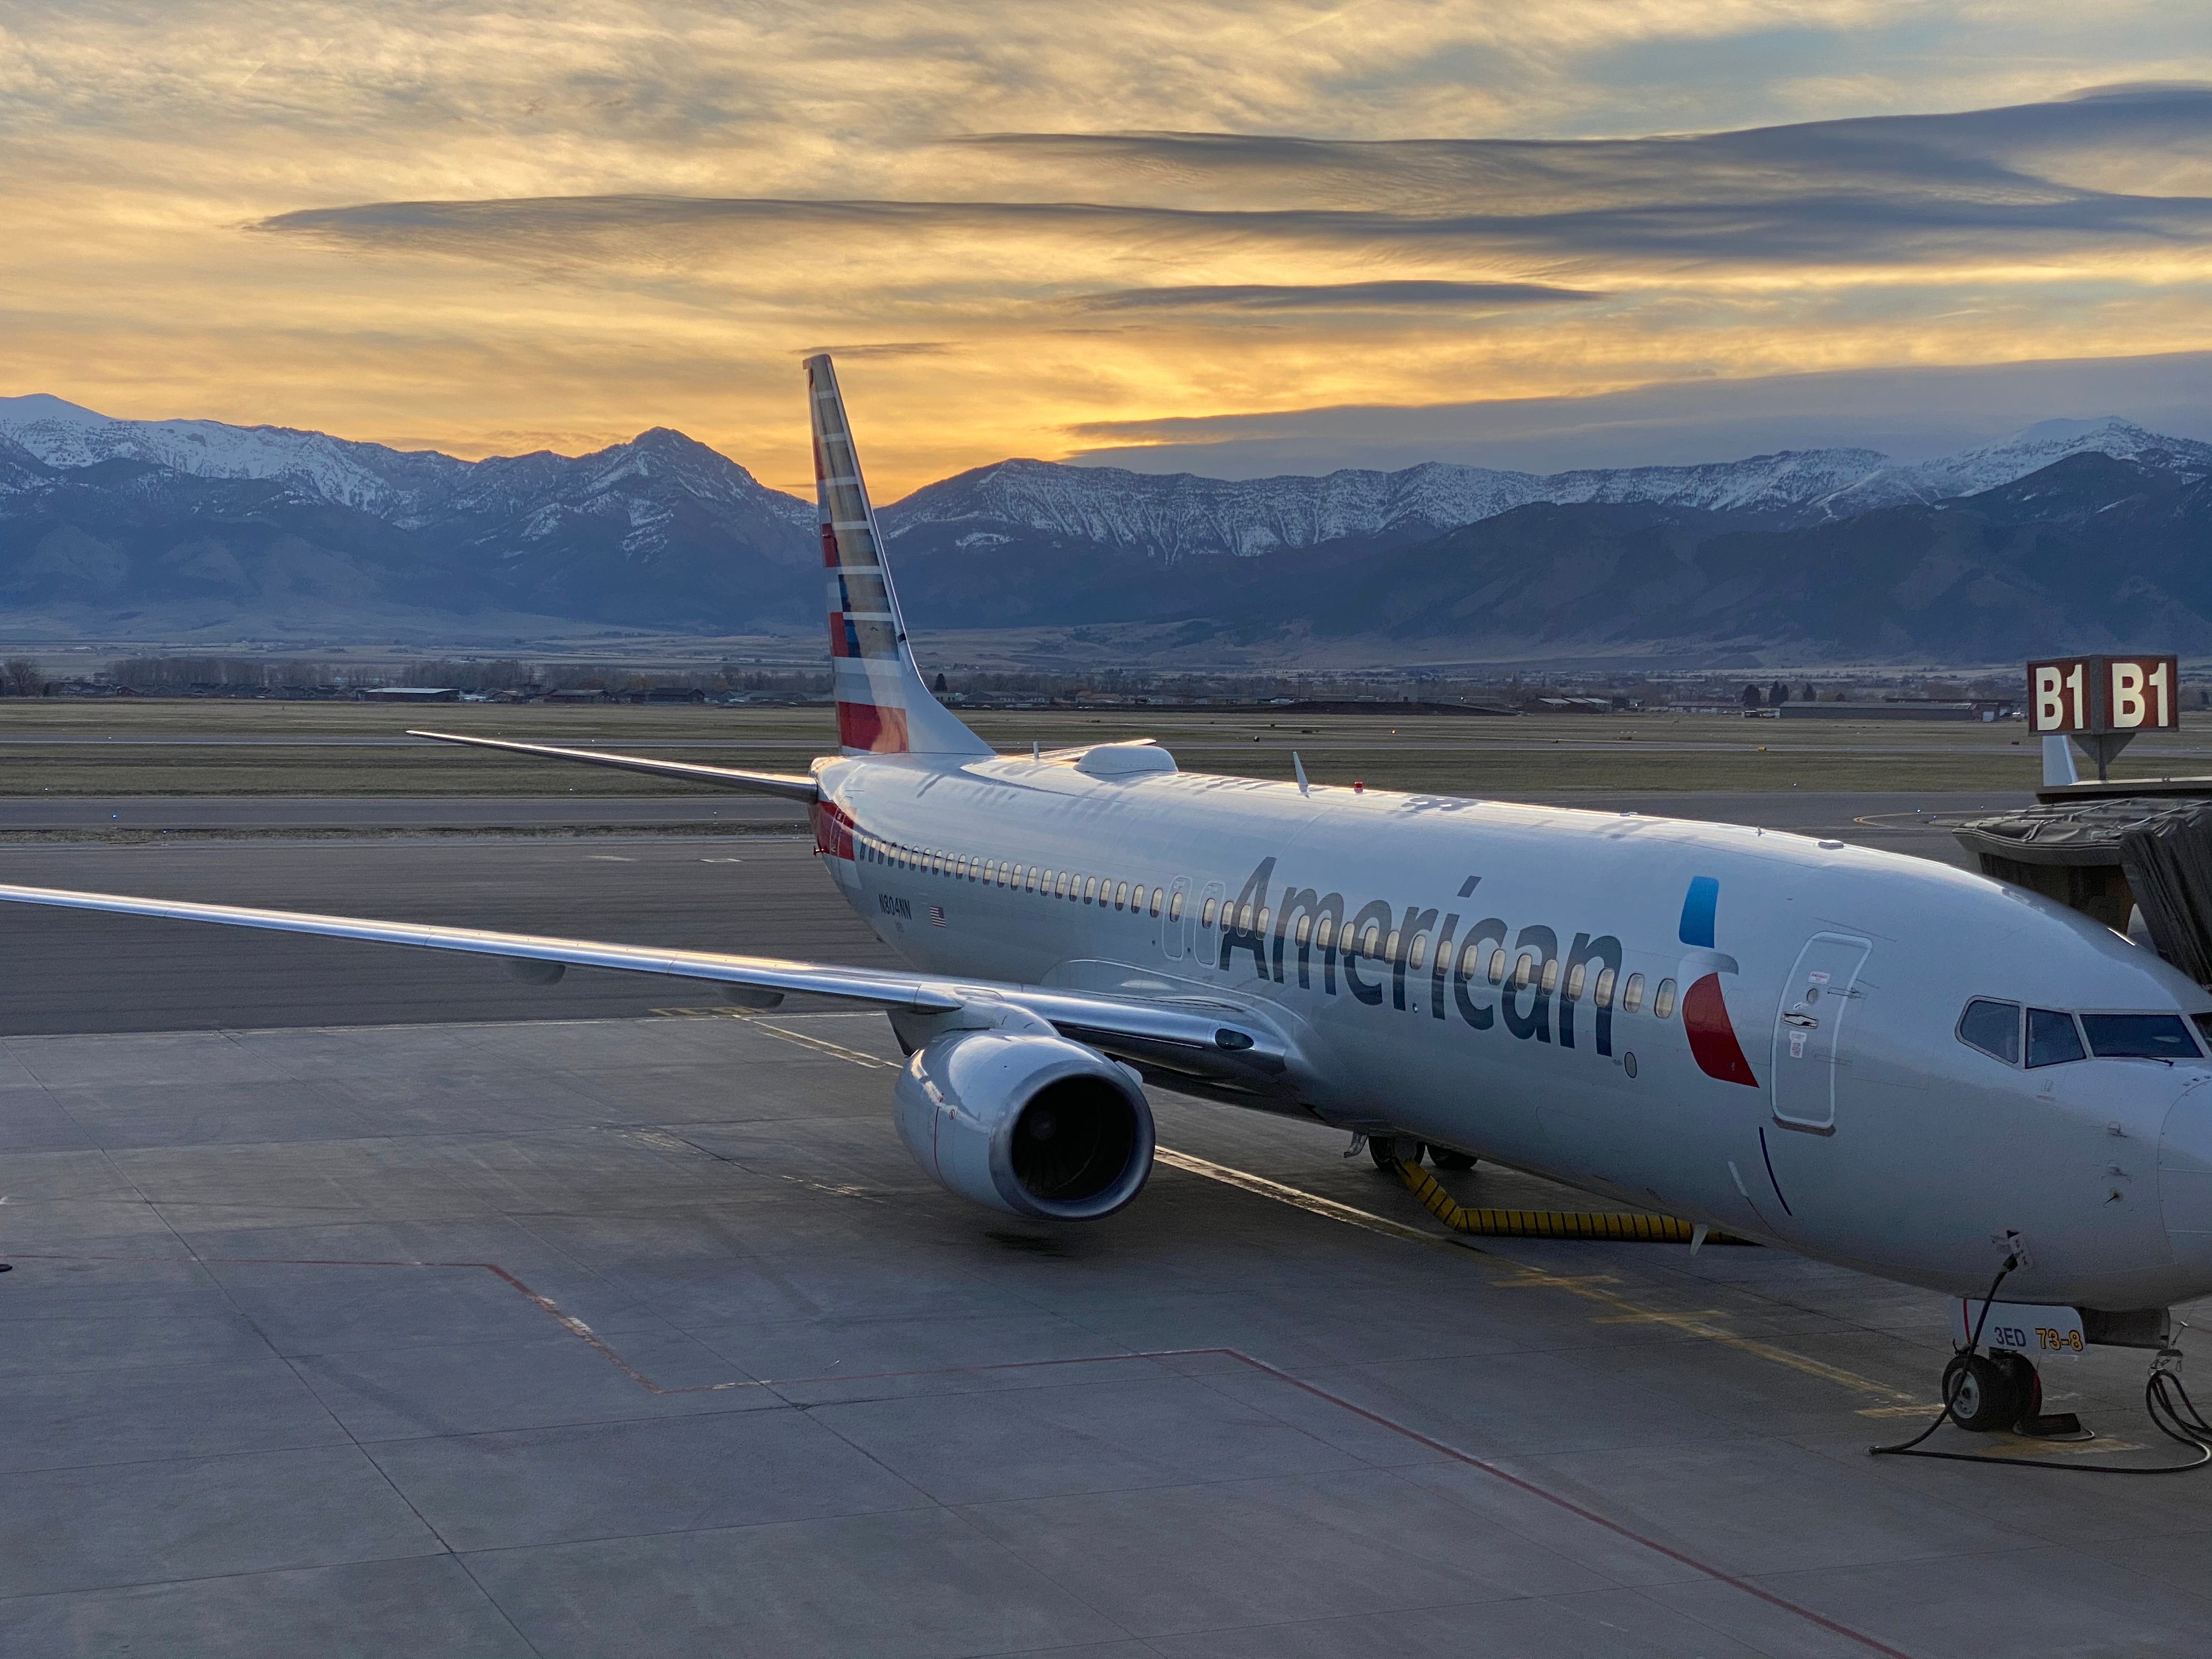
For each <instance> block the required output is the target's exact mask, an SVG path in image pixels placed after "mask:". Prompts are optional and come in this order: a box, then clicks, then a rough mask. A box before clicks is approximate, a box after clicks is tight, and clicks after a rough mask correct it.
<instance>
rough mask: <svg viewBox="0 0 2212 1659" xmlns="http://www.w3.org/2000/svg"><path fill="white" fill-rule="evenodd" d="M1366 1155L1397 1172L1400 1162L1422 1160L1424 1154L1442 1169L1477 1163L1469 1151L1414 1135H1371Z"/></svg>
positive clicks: (1468, 1167)
mask: <svg viewBox="0 0 2212 1659" xmlns="http://www.w3.org/2000/svg"><path fill="white" fill-rule="evenodd" d="M1367 1156H1368V1157H1370V1158H1373V1159H1374V1160H1375V1167H1376V1169H1378V1170H1383V1171H1385V1172H1386V1173H1395V1171H1396V1170H1397V1168H1398V1166H1399V1165H1400V1164H1419V1162H1420V1161H1421V1159H1422V1158H1424V1157H1425V1158H1427V1159H1428V1160H1429V1162H1430V1163H1431V1164H1435V1165H1436V1166H1437V1168H1438V1169H1439V1170H1472V1169H1473V1168H1474V1166H1475V1163H1476V1159H1475V1158H1474V1154H1472V1153H1470V1152H1454V1151H1452V1149H1451V1148H1450V1147H1449V1146H1429V1145H1428V1144H1427V1143H1426V1142H1425V1141H1419V1140H1416V1139H1413V1137H1412V1136H1411V1135H1370V1136H1368V1137H1367Z"/></svg>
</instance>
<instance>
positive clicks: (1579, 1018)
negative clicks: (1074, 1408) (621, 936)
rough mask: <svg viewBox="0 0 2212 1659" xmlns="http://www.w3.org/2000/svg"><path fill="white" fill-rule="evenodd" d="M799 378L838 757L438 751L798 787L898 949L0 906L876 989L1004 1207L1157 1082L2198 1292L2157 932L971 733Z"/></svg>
mask: <svg viewBox="0 0 2212 1659" xmlns="http://www.w3.org/2000/svg"><path fill="white" fill-rule="evenodd" d="M806 376H807V384H808V388H809V394H810V404H811V410H812V415H813V428H814V453H815V464H816V473H817V479H818V509H819V510H818V518H819V523H820V528H821V540H822V549H823V564H824V568H825V575H826V580H827V587H828V607H829V643H830V656H831V660H832V665H833V668H834V672H835V679H836V701H837V720H838V728H839V737H840V740H841V743H842V754H840V755H838V756H836V757H827V758H824V759H822V760H818V761H817V762H815V763H814V764H813V766H812V768H811V770H810V771H809V772H808V773H807V774H806V775H803V776H801V775H784V774H774V773H757V772H746V771H738V770H732V769H725V768H719V767H712V766H701V765H695V764H689V763H679V762H671V761H661V760H654V759H648V758H643V757H629V756H619V755H605V754H599V753H596V752H592V751H585V750H565V749H556V748H552V747H550V746H547V745H542V744H516V743H506V742H502V741H496V740H492V739H487V738H465V737H451V738H447V740H448V741H452V742H456V743H471V744H477V745H479V746H482V747H486V748H492V749H508V750H517V751H519V752H522V753H526V754H532V755H538V756H556V757H565V758H570V759H574V760H577V761H580V762H586V763H592V764H597V765H606V766H617V767H623V768H627V769H634V770H637V771H642V772H648V773H657V774H662V775H672V776H681V777H686V778H691V779H697V780H704V781H710V782H714V783H719V784H723V785H726V786H728V787H733V788H739V789H753V790H762V791H766V792H768V793H775V794H779V795H782V796H786V797H788V798H792V799H799V800H803V801H805V802H806V803H807V804H808V805H809V807H810V810H811V812H812V815H813V822H814V826H815V838H816V844H817V850H818V852H819V853H820V854H821V856H822V859H823V867H824V868H825V869H826V870H827V871H828V872H829V875H830V877H831V878H832V879H833V880H834V881H835V882H836V884H837V886H838V889H839V890H840V891H841V892H842V894H843V895H844V896H845V898H846V900H847V901H848V902H849V903H850V904H851V905H852V906H853V907H854V909H855V910H857V911H858V913H859V914H860V915H861V916H862V917H863V918H864V919H865V920H866V921H867V922H868V923H869V924H870V925H871V926H872V927H873V928H874V929H875V931H876V932H877V933H878V934H879V935H880V936H881V937H882V938H883V939H884V940H885V941H886V942H887V943H888V944H889V945H890V946H891V947H892V948H893V949H894V950H895V951H896V952H897V953H898V954H899V956H900V957H902V959H903V960H904V961H905V962H906V963H908V967H909V969H910V970H911V971H908V972H904V973H886V972H878V971H872V970H861V969H843V968H836V967H828V966H822V965H817V964H812V963H798V962H786V961H778V960H771V959H766V958H762V957H750V956H744V955H734V954H732V955H726V954H721V953H717V952H704V951H665V950H652V949H641V948H637V947H633V946H627V945H617V944H601V943H593V942H589V941H580V940H568V939H548V938H542V937H536V936H526V935H515V934H505V933H490V932H483V931H479V930H471V929H460V928H442V927H421V926H415V925H410V924H404V923H394V922H381V921H367V920H360V919H354V918H345V917H327V916H313V915H296V914H291V913H286V912H276V911H264V910H256V909H252V908H241V907H234V906H221V905H202V904H191V903H179V902H165V901H159V900H149V899H138V898H131V897H123V896H112V895H105V894H89V893H71V892H62V891H56V890H46V889H39V888H27V887H4V888H0V898H5V899H9V900H15V901H21V902H30V903H40V904H52V905H64V906H76V907H81V908H92V909H100V910H108V911H120V912H125V913H130V914H137V915H149V916H162V917H174V918H186V919H193V920H199V921H210V922H221V923H228V924H231V925H237V926H245V927H265V928H276V929H281V930H285V931H291V932H299V933H319V934H326V935H335V936H338V937H344V938H353V939H362V940H365V941H380V942H386V943H392V944H400V945H416V946H426V947H430V948H436V949H445V950H455V951H474V952H478V953H482V954H488V955H493V956H497V957H507V958H511V959H513V960H514V961H515V962H517V963H520V964H527V965H531V966H528V967H527V968H526V971H528V972H530V973H532V974H534V975H537V976H538V977H540V978H544V979H550V978H554V977H557V976H558V973H559V971H560V970H561V969H563V968H564V967H565V966H566V965H568V964H572V963H581V964H586V965H590V966H594V967H601V968H613V969H633V970H636V971H641V972H645V973H654V974H669V975H684V976H687V977H690V978H695V979H702V980H708V981H720V982H722V983H723V984H724V985H725V986H726V987H729V989H730V992H731V994H732V999H733V1000H740V1001H744V1000H750V1001H751V1002H752V1003H754V1004H755V1006H769V1005H770V1004H772V1002H773V1000H775V998H776V996H777V995H778V994H781V993H784V992H790V991H805V992H810V993H815V994H823V995H828V996H831V997H836V998H842V999H846V1000H849V1001H852V1002H854V1003H858V1004H861V1005H867V1006H877V1007H880V1008H881V1009H883V1010H884V1012H886V1013H887V1014H888V1015H889V1017H890V1021H891V1023H892V1025H893V1027H894V1028H895V1030H896V1033H897V1035H898V1036H899V1038H900V1040H901V1042H902V1045H903V1046H904V1047H905V1048H907V1049H908V1052H909V1054H910V1060H909V1063H908V1066H907V1068H906V1070H905V1071H904V1073H902V1076H901V1078H900V1079H899V1082H898V1084H897V1085H896V1089H895V1091H894V1096H895V1098H894V1113H895V1116H896V1122H897V1125H898V1128H899V1130H900V1133H901V1134H902V1137H903V1139H904V1140H905V1142H906V1144H907V1146H908V1147H909V1149H910V1150H911V1151H912V1152H913V1153H914V1155H915V1158H917V1159H918V1160H919V1161H920V1162H921V1164H922V1165H923V1166H924V1167H925V1168H926V1169H927V1170H929V1171H930V1173H931V1174H932V1175H933V1176H935V1177H936V1178H937V1179H938V1180H939V1182H942V1183H943V1184H944V1185H945V1187H947V1188H950V1189H951V1191H953V1192H955V1193H957V1194H961V1195H963V1196H964V1197H966V1198H968V1199H969V1200H974V1201H975V1202H977V1203H979V1204H981V1205H985V1206H990V1207H992V1208H994V1209H997V1210H1000V1211H1006V1212H1014V1213H1017V1214H1022V1215H1027V1216H1033V1217H1043V1218H1062V1219H1067V1220H1079V1219H1085V1218H1096V1217H1100V1216H1104V1215H1107V1214H1109V1213H1111V1212H1115V1211H1117V1210H1119V1209H1121V1207H1122V1206H1125V1205H1127V1203H1129V1202H1130V1201H1131V1200H1133V1199H1134V1198H1135V1197H1136V1196H1137V1195H1138V1194H1139V1191H1140V1190H1141V1188H1143V1186H1144V1183H1145V1181H1146V1176H1147V1175H1148V1173H1149V1171H1150V1169H1151V1166H1152V1150H1153V1139H1152V1115H1151V1112H1150V1109H1149V1108H1148V1106H1147V1104H1146V1097H1145V1094H1144V1085H1146V1083H1148V1082H1150V1083H1157V1084H1160V1085H1165V1086H1170V1087H1172V1088H1175V1089H1177V1090H1180V1091H1187V1092H1194V1093H1198V1094H1200V1095H1204V1096H1206V1097H1211V1098H1213V1099H1217V1100H1224V1101H1229V1102H1233V1103H1237V1104H1239V1105H1243V1106H1248V1107H1255V1108H1258V1109H1263V1110H1267V1111H1273V1112H1280V1113H1287V1114H1293V1115H1300V1116H1305V1117H1310V1118H1313V1119H1316V1120H1319V1121H1322V1122H1326V1123H1329V1124H1334V1125H1337V1126H1340V1127H1348V1128H1351V1129H1353V1130H1355V1131H1359V1132H1364V1133H1369V1134H1370V1135H1374V1136H1378V1137H1393V1138H1401V1139H1399V1140H1398V1144H1399V1145H1401V1146H1403V1145H1405V1144H1406V1143H1407V1142H1409V1141H1411V1140H1415V1139H1418V1140H1419V1141H1423V1142H1426V1143H1428V1144H1429V1145H1431V1146H1437V1147H1443V1148H1450V1149H1455V1150H1456V1151H1458V1152H1462V1153H1465V1154H1474V1155H1479V1156H1481V1157H1486V1158H1494V1159H1497V1160H1498V1161H1501V1162H1503V1163H1504V1164H1510V1165H1514V1166H1516V1167H1518V1168H1521V1169H1524V1170H1532V1171H1535V1172H1539V1173H1541V1174H1543V1175H1546V1176H1552V1177H1554V1178H1556V1179H1559V1180H1560V1181H1563V1182H1567V1183H1570V1184H1571V1185H1573V1186H1576V1187H1579V1188H1584V1189H1587V1190H1589V1191H1593V1192H1598V1193H1602V1194H1609V1195H1611V1196H1613V1197H1616V1198H1619V1199H1621V1200H1627V1201H1629V1202H1631V1203H1633V1204H1636V1205H1639V1206H1661V1207H1663V1208H1665V1209H1667V1210H1668V1211H1670V1212H1674V1213H1676V1214H1678V1215H1681V1216H1685V1217H1687V1218H1692V1220H1694V1221H1697V1222H1701V1223H1703V1224H1705V1225H1710V1226H1712V1227H1716V1228H1723V1229H1726V1230H1728V1231H1731V1232H1735V1233H1739V1234H1742V1235H1746V1236H1748V1237H1753V1238H1757V1239H1760V1240H1763V1241H1765V1242H1768V1243H1773V1244H1776V1245H1780V1246H1784V1247H1786V1248H1789V1249H1794V1250H1796V1251H1800V1252H1802V1253H1803V1254H1805V1255H1811V1256H1814V1257H1818V1258H1820V1259H1821V1260H1824V1261H1833V1262H1838V1263H1843V1264H1846V1265H1848V1266H1850V1267H1855V1268H1858V1269H1861V1270H1863V1271H1865V1272H1868V1273H1875V1274H1880V1275H1882V1276H1885V1277H1887V1278H1891V1279H1898V1280H1902V1281H1905V1282H1907V1283H1910V1284H1913V1285H1923V1286H1926V1287H1929V1288H1931V1289H1936V1290H1941V1291H1948V1292H1952V1293H1954V1294H1961V1295H1964V1294H1967V1293H1970V1292H1976V1291H1982V1290H1983V1289H1984V1287H1985V1285H1987V1283H1988V1281H1989V1279H1990V1275H1991V1273H1992V1272H1993V1271H1995V1270H1996V1268H1997V1267H1999V1266H2000V1265H2001V1264H2002V1262H2003V1261H2006V1260H2008V1259H2009V1260H2012V1261H2014V1262H2015V1268H2014V1271H2013V1273H2012V1276H2011V1278H2010V1279H2009V1281H2008V1285H2007V1289H2008V1293H2009V1294H2012V1295H2015V1296H2018V1297H2023V1298H2027V1299H2028V1300H2032V1301H2035V1302H2043V1303H2052V1304H2069V1305H2072V1306H2075V1307H2077V1308H2081V1309H2084V1310H2091V1312H2090V1314H2088V1315H2085V1319H2087V1321H2088V1322H2090V1323H2091V1324H2092V1325H2094V1324H2096V1322H2098V1321H2099V1320H2102V1321H2104V1322H2105V1326H2106V1328H2112V1329H2119V1328H2132V1329H2140V1328H2142V1326H2143V1321H2144V1318H2145V1316H2149V1315H2150V1314H2151V1313H2152V1310H2164V1309H2166V1307H2167V1306H2168V1305H2169V1304H2172V1303H2173V1302H2175V1301H2179V1300H2183V1299H2186V1298H2189V1297H2196V1296H2199V1295H2203V1294H2204V1293H2206V1292H2207V1291H2212V1059H2208V1051H2207V1033H2208V1031H2209V1030H2212V996H2209V995H2208V994H2206V992H2205V991H2204V990H2203V989H2202V988H2201V987H2198V986H2197V985H2195V984H2193V983H2191V981H2189V980H2188V979H2186V978H2185V977H2184V976H2183V975H2180V974H2179V973H2178V972H2177V971H2175V970H2174V969H2172V968H2171V967H2170V966H2168V965H2167V964H2166V963H2164V962H2163V961H2161V960H2160V958H2159V957H2156V956H2155V955H2154V954H2153V953H2152V952H2150V951H2146V950H2144V949H2142V948H2140V947H2138V946H2137V945H2134V944H2131V943H2130V941H2129V940H2127V939H2124V938H2122V937H2121V936H2120V935H2118V934H2117V933H2112V931H2111V930H2110V929H2108V928H2106V927H2101V926H2099V925H2098V924H2096V923H2095V922H2093V921H2091V920H2090V919H2088V918H2087V917H2086V916H2083V915H2078V914H2076V913H2075V912H2074V911H2071V910H2069V909H2067V908H2063V907H2062V906H2060V905H2057V904H2056V903H2053V902H2050V901H2048V900H2046V899H2044V898H2042V897H2039V896H2036V895H2034V894H2032V893H2029V892H2027V891H2025V890H2021V889H2019V888H2015V887H2012V886H2008V885H2006V884H2002V883H2000V882H1996V881H1992V880H1989V879H1986V878H1982V877H1978V876H1974V875H1969V874H1966V873H1964V872H1959V871H1956V870H1952V869H1949V868H1946V867H1943V866H1938V865H1936V864H1933V863H1929V862H1926V861H1923V860H1916V859H1910V858H1905V857H1900V856H1896V855H1892V854H1883V853H1880V852H1873V851H1868V850H1864V849H1860V848H1851V847H1847V846H1844V845H1843V844H1842V843H1840V842H1817V843H1816V842H1812V841H1808V840H1807V839H1804V838H1802V837H1800V836H1788V835H1778V834H1771V833H1765V832H1762V831H1760V830H1758V829H1749V828H1740V827H1733V826H1726V825H1713V824H1705V823H1685V822H1679V821H1673V820H1667V819H1661V818H1650V817H1638V816H1636V815H1633V814H1620V815H1613V814H1606V813H1596V812H1588V811H1565V810H1562V809H1559V808H1553V807H1539V806H1528V805H1511V804H1506V803H1500V802H1494V801H1474V800H1463V799H1449V798H1446V797H1443V796H1413V795H1402V794H1393V793H1387V792H1383V791H1380V790H1375V791H1365V792H1360V791H1356V790H1346V789H1340V788H1323V787H1308V786H1307V785H1306V784H1305V782H1304V779H1303V777H1302V776H1301V778H1300V779H1299V781H1297V782H1295V783H1293V782H1282V783H1268V782H1258V781H1251V780H1249V779H1243V778H1228V777H1212V776H1200V775H1190V774H1187V773H1184V772H1182V771H1180V770H1179V769H1177V768H1176V763H1175V761H1174V759H1173V757H1171V756H1170V754H1169V753H1168V752H1167V751H1166V750H1164V749H1161V748H1159V747H1158V746H1156V745H1155V744H1151V743H1149V742H1138V743H1109V744H1098V745H1095V746H1092V747H1090V748H1086V749H1081V750H1066V751H1062V752H1058V753H1052V754H1045V755H1036V754H1031V755H1028V756H1020V755H1015V756H1008V755H1001V754H997V753H994V751H993V750H991V748H990V747H989V745H987V744H985V743H983V742H982V741H981V739H980V738H977V737H975V734H974V733H973V732H970V731H969V729H968V728H967V727H966V726H964V725H963V724H962V723H961V721H960V720H958V719H957V717H956V716H955V715H954V714H952V713H951V711H950V710H948V709H947V708H945V707H943V706H942V705H941V704H939V702H937V700H936V699H935V698H934V697H933V696H931V695H930V693H929V691H928V690H927V686H926V684H924V682H923V680H922V678H921V674H920V673H919V671H917V669H916V666H915V661H914V658H913V654H912V652H911V650H910V649H909V647H908V641H907V637H906V632H905V629H904V626H903V623H902V621H901V618H900V611H899V606H898V601H897V597H896V591H895V589H894V586H893V584H892V580H891V573H890V569H889V568H888V567H887V564H886V562H885V560H884V544H883V540H882V538H881V535H880V533H879V532H878V529H877V526H876V520H875V514H874V513H873V511H872V508H871V507H870V504H869V501H868V498H867V494H866V489H865V487H864V485H863V483H862V482H861V475H860V465H859V461H858V459H857V457H856V455H855V453H854V448H853V443H852V439H851V435H850V431H849V428H848V425H847V422H846V416H845V410H844V406H843V404H842V399H841V398H840V396H839V392H838V389H837V385H836V378H835V375H834V374H833V372H832V370H831V367H830V363H829V359H828V358H827V357H826V356H817V357H815V358H812V359H810V360H809V361H808V362H807V364H806ZM421 735H423V736H426V737H441V736H444V735H445V734H441V733H435V732H425V733H422V734H421ZM2098 1310H2101V1312H2100V1311H2098ZM2156 1322H2157V1326H2158V1328H2159V1329H2160V1330H2162V1329H2163V1328H2164V1322H2163V1314H2162V1312H2160V1313H2158V1314H2157V1316H2156Z"/></svg>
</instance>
